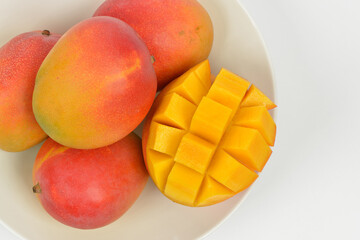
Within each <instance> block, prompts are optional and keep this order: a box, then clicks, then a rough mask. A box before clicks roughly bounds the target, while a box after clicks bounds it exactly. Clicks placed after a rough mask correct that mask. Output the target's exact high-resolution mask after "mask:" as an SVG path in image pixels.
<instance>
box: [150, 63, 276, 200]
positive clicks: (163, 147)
mask: <svg viewBox="0 0 360 240" xmlns="http://www.w3.org/2000/svg"><path fill="white" fill-rule="evenodd" d="M210 79H211V74H210V66H209V62H208V61H204V62H202V63H200V64H198V65H196V66H194V67H193V68H191V69H190V70H189V71H187V72H186V73H185V74H184V75H182V76H180V77H179V78H177V79H176V80H174V81H173V82H171V83H170V84H169V85H168V86H167V87H165V88H164V90H163V91H162V92H161V93H160V94H159V96H158V97H157V98H156V100H155V103H154V105H153V107H152V109H151V111H150V113H149V115H148V118H147V120H146V122H145V125H144V131H143V151H144V155H145V164H146V166H147V169H148V171H149V173H150V176H151V177H152V179H153V180H154V182H155V184H156V186H157V187H158V188H159V189H160V191H161V192H163V193H164V194H165V195H166V196H167V197H168V198H170V199H171V200H173V201H175V202H177V203H180V204H184V205H187V206H193V207H196V206H208V205H212V204H215V203H218V202H221V201H223V200H226V199H228V198H230V197H232V196H234V195H235V194H236V193H238V192H240V191H243V190H244V189H246V188H248V187H249V186H250V185H251V184H252V183H253V182H254V181H255V180H256V179H257V177H258V172H261V171H262V169H263V168H264V166H265V164H266V162H267V160H268V159H269V157H270V155H271V153H272V150H271V148H270V147H271V146H273V145H274V141H275V134H276V125H275V123H274V121H273V119H272V117H271V115H270V114H269V112H268V110H267V109H270V108H273V107H274V106H275V104H274V103H273V102H272V101H271V100H270V99H269V98H267V97H266V96H265V95H264V94H263V93H262V92H261V91H260V90H259V89H257V88H256V87H255V86H254V85H251V84H250V83H249V82H248V81H247V80H245V79H243V78H241V77H239V76H237V75H235V74H234V73H231V72H230V71H228V70H226V69H222V70H221V71H220V73H219V74H218V75H217V76H216V78H215V80H214V83H213V84H211V81H210ZM190 83H193V85H191V84H190ZM193 86H196V87H193Z"/></svg>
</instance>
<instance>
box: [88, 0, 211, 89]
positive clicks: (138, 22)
mask: <svg viewBox="0 0 360 240" xmlns="http://www.w3.org/2000/svg"><path fill="white" fill-rule="evenodd" d="M94 16H111V17H116V18H119V19H121V20H123V21H125V22H126V23H128V24H129V25H130V26H132V27H133V28H134V29H135V30H136V31H137V32H138V34H139V35H140V37H141V38H142V39H143V40H144V42H145V43H146V45H147V46H148V48H149V51H150V54H151V55H152V56H154V58H155V63H154V68H155V71H156V76H157V80H158V90H161V89H162V88H163V87H164V86H165V85H166V84H168V83H169V82H170V81H172V80H174V79H175V78H176V77H178V76H180V75H181V74H182V73H184V72H186V71H187V70H188V69H189V68H191V67H193V66H194V65H196V64H198V63H200V62H202V61H203V60H205V59H207V57H208V56H209V53H210V50H211V47H212V43H213V26H212V22H211V19H210V16H209V15H208V13H207V12H206V10H205V9H204V8H203V7H202V6H201V5H200V3H198V1H196V0H146V1H144V0H107V1H105V2H104V3H103V4H102V5H101V6H100V7H99V8H98V9H97V10H96V12H95V13H94Z"/></svg>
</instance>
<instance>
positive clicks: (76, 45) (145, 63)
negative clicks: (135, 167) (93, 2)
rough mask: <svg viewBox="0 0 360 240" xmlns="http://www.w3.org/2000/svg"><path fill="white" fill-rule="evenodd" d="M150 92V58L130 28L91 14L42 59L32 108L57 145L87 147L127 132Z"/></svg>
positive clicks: (153, 77) (144, 111) (151, 96)
mask: <svg viewBox="0 0 360 240" xmlns="http://www.w3.org/2000/svg"><path fill="white" fill-rule="evenodd" d="M155 93H156V75H155V71H154V68H153V66H152V60H151V56H150V54H149V51H148V49H147V47H146V45H145V44H144V42H143V41H142V40H141V39H140V37H138V35H137V34H136V32H135V31H134V29H132V28H131V27H130V26H129V25H127V24H126V23H125V22H123V21H121V20H119V19H116V18H112V17H95V18H90V19H87V20H84V21H82V22H80V23H78V24H77V25H75V26H74V27H72V28H71V29H70V30H69V31H68V32H66V33H65V34H64V36H63V37H62V38H61V39H60V40H59V42H58V43H57V44H56V45H55V46H54V48H53V50H52V51H51V52H50V54H49V55H48V56H47V57H46V59H45V60H44V62H43V64H42V65H41V67H40V70H39V72H38V75H37V77H36V83H35V89H34V96H33V110H34V114H35V117H36V120H37V121H38V123H39V124H40V126H41V127H42V129H43V130H44V131H45V132H46V133H47V134H48V135H49V136H50V137H51V138H52V139H54V140H55V141H57V142H58V143H60V144H62V145H65V146H68V147H72V148H78V149H93V148H99V147H103V146H106V145H109V144H112V143H114V142H117V141H118V140H120V139H121V138H123V137H125V136H126V135H128V134H129V133H130V132H132V131H133V130H134V129H135V128H136V127H137V126H138V125H139V124H140V122H141V121H142V120H143V118H144V117H145V116H146V114H147V112H148V111H149V109H150V107H151V105H152V103H153V100H154V98H155Z"/></svg>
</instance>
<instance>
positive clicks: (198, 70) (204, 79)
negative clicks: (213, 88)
mask: <svg viewBox="0 0 360 240" xmlns="http://www.w3.org/2000/svg"><path fill="white" fill-rule="evenodd" d="M189 71H192V72H194V73H195V74H196V76H197V77H198V78H199V80H200V82H201V83H202V84H203V86H204V88H205V89H206V91H208V90H209V88H210V85H211V70H210V63H209V60H205V61H202V62H201V63H199V64H197V65H195V66H194V67H192V68H190V70H189Z"/></svg>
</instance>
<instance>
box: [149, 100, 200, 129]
mask: <svg viewBox="0 0 360 240" xmlns="http://www.w3.org/2000/svg"><path fill="white" fill-rule="evenodd" d="M195 110H196V106H195V105H194V104H192V103H191V102H189V101H188V100H186V99H185V98H183V97H181V96H180V95H178V94H177V93H171V94H168V95H166V96H164V97H163V99H162V102H161V104H159V106H158V108H157V109H156V111H155V113H154V121H155V122H158V123H161V124H164V125H169V126H172V127H175V128H181V129H188V128H189V126H190V122H191V118H192V116H193V115H194V112H195Z"/></svg>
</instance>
